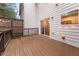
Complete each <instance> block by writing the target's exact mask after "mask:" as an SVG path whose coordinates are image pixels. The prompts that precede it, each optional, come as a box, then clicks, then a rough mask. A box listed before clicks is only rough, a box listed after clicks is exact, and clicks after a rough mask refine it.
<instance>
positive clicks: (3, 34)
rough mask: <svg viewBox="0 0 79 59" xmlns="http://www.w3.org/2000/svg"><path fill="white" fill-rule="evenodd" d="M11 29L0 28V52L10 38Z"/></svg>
mask: <svg viewBox="0 0 79 59" xmlns="http://www.w3.org/2000/svg"><path fill="white" fill-rule="evenodd" d="M11 34H12V32H11V29H2V30H1V29H0V54H1V52H3V51H4V50H5V48H6V46H7V44H8V43H9V41H10V40H11Z"/></svg>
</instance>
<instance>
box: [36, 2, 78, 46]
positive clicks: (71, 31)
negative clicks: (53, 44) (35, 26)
mask: <svg viewBox="0 0 79 59" xmlns="http://www.w3.org/2000/svg"><path fill="white" fill-rule="evenodd" d="M37 6H38V7H37V10H38V11H37V15H38V17H37V18H38V19H39V20H43V19H44V18H45V17H49V18H50V31H51V32H50V37H51V38H53V39H55V40H57V41H61V42H64V43H66V44H70V45H73V46H76V47H79V37H78V36H79V24H76V25H64V26H63V25H61V14H63V13H66V12H69V11H72V10H76V9H79V4H75V3H74V4H69V3H66V4H64V3H63V4H58V6H55V4H38V5H37ZM51 17H53V19H51ZM39 29H40V21H39ZM63 36H65V40H63V39H62V37H63Z"/></svg>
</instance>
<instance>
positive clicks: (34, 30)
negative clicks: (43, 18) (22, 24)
mask: <svg viewBox="0 0 79 59" xmlns="http://www.w3.org/2000/svg"><path fill="white" fill-rule="evenodd" d="M38 32H39V30H38V28H24V29H23V35H24V36H28V35H37V34H38Z"/></svg>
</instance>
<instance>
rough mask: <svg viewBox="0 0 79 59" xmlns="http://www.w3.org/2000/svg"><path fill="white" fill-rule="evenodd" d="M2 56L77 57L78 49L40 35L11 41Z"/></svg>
mask: <svg viewBox="0 0 79 59" xmlns="http://www.w3.org/2000/svg"><path fill="white" fill-rule="evenodd" d="M2 55H4V56H63V55H64V56H71V55H78V56H79V48H76V47H73V46H70V45H67V44H65V43H61V42H58V41H55V40H53V39H50V38H48V37H45V36H42V35H33V36H28V37H20V38H16V39H13V40H12V41H11V42H10V43H9V44H8V46H7V48H6V50H5V51H4V53H3V54H2Z"/></svg>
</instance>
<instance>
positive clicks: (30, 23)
mask: <svg viewBox="0 0 79 59" xmlns="http://www.w3.org/2000/svg"><path fill="white" fill-rule="evenodd" d="M35 11H36V9H35V4H33V3H24V28H36V12H35Z"/></svg>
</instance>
